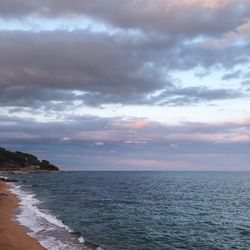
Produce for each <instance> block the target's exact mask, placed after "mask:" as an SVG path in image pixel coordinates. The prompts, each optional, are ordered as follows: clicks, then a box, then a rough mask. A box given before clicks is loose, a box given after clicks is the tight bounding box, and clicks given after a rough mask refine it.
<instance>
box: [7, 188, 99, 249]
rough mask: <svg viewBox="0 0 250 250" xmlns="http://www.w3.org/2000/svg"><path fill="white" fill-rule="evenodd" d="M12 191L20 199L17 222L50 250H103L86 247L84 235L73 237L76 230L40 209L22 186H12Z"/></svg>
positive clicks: (96, 247)
mask: <svg viewBox="0 0 250 250" xmlns="http://www.w3.org/2000/svg"><path fill="white" fill-rule="evenodd" d="M11 191H12V192H13V193H14V194H15V195H17V197H18V198H19V210H18V212H17V213H16V215H15V220H17V222H18V223H20V224H21V225H22V226H24V227H26V228H27V229H28V234H29V235H30V236H31V237H33V238H36V239H37V240H38V241H39V242H40V243H41V245H42V246H43V247H45V248H47V249H49V250H90V249H91V250H93V249H96V250H97V249H98V250H101V248H100V247H99V246H95V245H93V244H92V245H91V244H90V245H91V247H89V246H86V243H87V244H89V242H86V241H85V239H84V237H83V236H82V235H79V236H78V237H73V236H72V235H73V234H74V230H73V229H72V228H70V227H69V226H67V225H65V224H64V223H63V222H62V221H60V220H59V219H58V218H56V217H55V216H53V215H52V214H50V213H49V211H47V210H43V209H40V208H39V207H38V205H39V204H40V203H41V202H40V201H39V200H38V199H37V198H36V195H35V194H34V193H32V192H30V191H24V190H23V189H22V187H21V186H19V185H16V184H12V185H11Z"/></svg>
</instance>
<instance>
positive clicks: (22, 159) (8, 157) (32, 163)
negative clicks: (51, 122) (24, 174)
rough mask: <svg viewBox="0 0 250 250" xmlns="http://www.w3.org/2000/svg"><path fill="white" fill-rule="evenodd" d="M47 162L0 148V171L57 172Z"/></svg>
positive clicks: (56, 169)
mask: <svg viewBox="0 0 250 250" xmlns="http://www.w3.org/2000/svg"><path fill="white" fill-rule="evenodd" d="M58 170H59V169H58V167H56V166H54V165H52V164H50V162H49V161H46V160H42V161H40V160H39V159H38V158H37V157H36V156H34V155H31V154H27V153H23V152H19V151H17V152H11V151H8V150H6V149H4V148H1V147H0V171H58Z"/></svg>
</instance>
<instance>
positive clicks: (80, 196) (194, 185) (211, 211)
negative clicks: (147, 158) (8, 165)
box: [8, 172, 250, 250]
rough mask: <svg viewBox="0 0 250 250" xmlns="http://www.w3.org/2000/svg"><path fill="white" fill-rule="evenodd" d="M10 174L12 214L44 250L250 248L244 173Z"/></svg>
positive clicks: (249, 182)
mask: <svg viewBox="0 0 250 250" xmlns="http://www.w3.org/2000/svg"><path fill="white" fill-rule="evenodd" d="M8 177H10V178H14V179H17V180H18V181H19V182H17V183H13V184H11V185H12V186H11V189H12V192H14V193H15V194H16V195H17V196H18V198H19V200H20V206H19V209H18V210H17V211H16V213H15V215H14V218H13V219H14V220H15V221H17V222H18V223H20V224H21V225H23V226H24V227H26V228H27V230H28V233H29V234H30V235H31V236H32V237H34V238H36V239H38V240H39V241H40V243H41V244H42V245H43V246H44V247H46V248H47V249H49V250H81V249H86V250H91V249H95V250H101V249H105V250H123V249H124V250H125V249H126V250H154V249H156V250H157V249H162V250H163V249H171V250H172V249H173V250H174V249H197V250H202V249H207V250H213V249H218V250H220V249H250V173H249V172H60V173H39V174H38V173H30V174H15V175H9V176H8Z"/></svg>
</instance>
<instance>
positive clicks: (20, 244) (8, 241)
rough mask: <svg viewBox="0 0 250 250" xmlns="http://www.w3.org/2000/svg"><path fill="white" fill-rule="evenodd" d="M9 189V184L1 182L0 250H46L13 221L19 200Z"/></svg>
mask: <svg viewBox="0 0 250 250" xmlns="http://www.w3.org/2000/svg"><path fill="white" fill-rule="evenodd" d="M8 187H9V186H8V184H7V183H5V182H2V181H0V250H46V249H45V248H44V247H42V246H41V245H40V243H39V242H38V241H37V240H35V239H33V238H32V237H30V236H29V235H28V234H27V231H26V230H25V228H23V227H22V226H20V225H18V224H16V223H15V222H14V221H13V220H12V216H13V213H14V210H15V209H16V208H18V199H17V197H16V196H15V195H14V194H12V193H11V192H10V191H9V188H8Z"/></svg>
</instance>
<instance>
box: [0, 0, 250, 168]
mask: <svg viewBox="0 0 250 250" xmlns="http://www.w3.org/2000/svg"><path fill="white" fill-rule="evenodd" d="M249 55H250V1H249V0H220V1H218V0H178V1H176V0H154V1H153V0H127V1H124V0H91V1H84V0H71V1H68V0H33V1H29V0H18V1H16V0H0V76H1V77H0V87H1V89H0V121H1V122H0V145H2V146H4V147H6V148H8V149H10V150H22V151H27V152H30V153H34V154H36V155H37V156H39V157H41V158H46V159H48V160H50V161H51V162H52V163H55V164H57V165H59V166H60V167H61V168H63V169H74V170H250V61H249Z"/></svg>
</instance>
